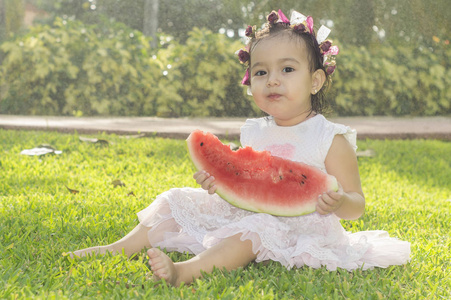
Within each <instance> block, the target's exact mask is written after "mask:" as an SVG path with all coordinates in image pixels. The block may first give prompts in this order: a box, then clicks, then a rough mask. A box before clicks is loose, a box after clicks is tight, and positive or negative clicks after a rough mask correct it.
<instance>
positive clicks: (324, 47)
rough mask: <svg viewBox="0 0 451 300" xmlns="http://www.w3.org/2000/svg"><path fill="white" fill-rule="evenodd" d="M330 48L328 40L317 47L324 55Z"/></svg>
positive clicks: (330, 43)
mask: <svg viewBox="0 0 451 300" xmlns="http://www.w3.org/2000/svg"><path fill="white" fill-rule="evenodd" d="M330 46H332V42H331V41H330V40H327V41H325V42H323V43H322V44H321V46H319V47H320V48H321V51H322V52H323V53H324V52H327V51H329V48H330Z"/></svg>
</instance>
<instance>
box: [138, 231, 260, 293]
mask: <svg viewBox="0 0 451 300" xmlns="http://www.w3.org/2000/svg"><path fill="white" fill-rule="evenodd" d="M240 237H241V234H237V235H234V236H232V237H229V238H226V239H224V240H222V241H221V242H220V243H218V244H216V245H215V246H213V247H211V248H209V249H207V250H205V251H204V252H202V253H200V254H199V255H197V256H195V257H193V258H191V259H190V260H187V261H184V262H179V263H173V262H172V261H171V259H170V258H169V257H168V256H167V255H166V254H165V253H163V252H161V251H160V250H159V249H157V248H152V249H150V250H148V251H147V254H148V255H149V258H150V259H149V264H150V267H151V269H152V271H153V273H154V276H156V278H157V279H165V280H166V281H167V282H168V283H169V284H171V285H174V286H179V285H180V284H181V283H182V282H185V283H191V282H192V281H193V279H195V278H199V277H201V275H202V274H201V271H203V272H206V273H210V272H212V271H213V267H216V268H219V269H222V268H226V269H227V270H228V271H230V270H234V269H237V268H239V267H244V266H246V265H247V264H249V263H250V262H252V261H253V260H255V258H256V257H257V254H255V253H254V252H252V242H251V241H250V240H246V241H242V240H241V239H240Z"/></svg>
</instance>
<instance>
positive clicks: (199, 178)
mask: <svg viewBox="0 0 451 300" xmlns="http://www.w3.org/2000/svg"><path fill="white" fill-rule="evenodd" d="M193 178H194V179H195V180H196V182H197V183H198V184H200V185H201V186H202V188H203V189H204V190H207V191H208V193H209V194H214V193H215V192H216V186H215V178H214V177H213V176H211V175H210V174H209V173H207V172H206V171H204V170H202V171H198V172H196V173H194V175H193Z"/></svg>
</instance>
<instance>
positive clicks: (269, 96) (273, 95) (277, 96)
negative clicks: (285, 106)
mask: <svg viewBox="0 0 451 300" xmlns="http://www.w3.org/2000/svg"><path fill="white" fill-rule="evenodd" d="M280 97H282V95H280V94H276V93H271V94H269V95H268V98H269V99H271V100H279V99H280Z"/></svg>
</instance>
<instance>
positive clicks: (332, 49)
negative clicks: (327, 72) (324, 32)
mask: <svg viewBox="0 0 451 300" xmlns="http://www.w3.org/2000/svg"><path fill="white" fill-rule="evenodd" d="M338 51H339V49H338V47H337V46H332V47H330V48H329V49H328V50H327V51H326V52H324V53H323V55H324V56H327V55H337V54H338Z"/></svg>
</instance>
